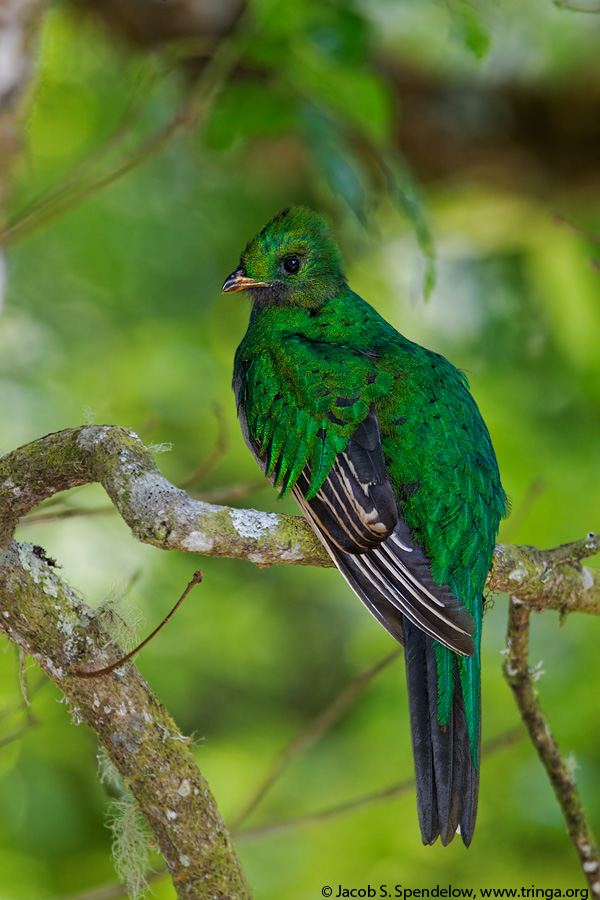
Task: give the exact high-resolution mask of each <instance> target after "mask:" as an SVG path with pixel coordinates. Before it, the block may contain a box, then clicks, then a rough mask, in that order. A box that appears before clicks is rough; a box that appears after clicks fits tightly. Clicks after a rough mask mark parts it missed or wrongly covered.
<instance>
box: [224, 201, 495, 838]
mask: <svg viewBox="0 0 600 900" xmlns="http://www.w3.org/2000/svg"><path fill="white" fill-rule="evenodd" d="M223 289H224V290H226V291H231V290H241V289H245V290H248V291H249V292H250V293H251V295H252V298H253V301H254V305H253V309H252V313H251V318H250V324H249V327H248V331H247V333H246V335H245V337H244V339H243V341H242V343H241V344H240V347H239V348H238V351H237V353H236V357H235V365H234V389H235V392H236V398H237V403H238V413H239V416H240V421H241V423H242V428H243V431H244V435H245V437H246V440H247V442H248V445H249V447H250V449H251V450H252V452H253V453H254V455H255V456H256V458H257V460H258V462H259V464H260V465H261V467H262V468H263V470H264V471H265V473H266V474H267V475H268V476H269V477H270V478H271V480H272V482H273V484H274V485H275V486H276V487H278V488H279V490H280V492H281V493H282V494H286V493H288V492H289V491H292V492H293V493H294V495H295V497H296V499H297V500H298V502H299V503H300V506H301V508H302V510H303V512H304V513H305V515H306V516H307V518H308V520H309V522H310V523H311V525H312V526H313V528H314V529H315V531H316V532H317V534H318V535H319V537H320V538H321V539H322V540H323V542H324V544H325V546H326V547H327V549H328V550H329V552H330V553H331V555H332V557H333V559H334V561H335V562H336V565H338V568H339V569H340V571H341V572H342V574H343V575H344V577H345V578H346V580H347V581H348V582H349V584H350V585H351V586H352V588H353V589H354V590H355V592H356V593H357V595H358V596H359V597H360V598H361V600H363V602H364V603H365V605H366V606H367V607H368V608H369V609H370V611H371V612H372V613H373V615H375V616H376V618H377V619H378V620H379V621H380V622H381V623H382V624H383V625H384V627H386V628H387V629H388V631H390V633H391V634H392V635H393V636H394V637H395V638H396V639H398V640H404V643H405V650H406V659H407V678H408V686H409V698H410V705H411V728H412V737H413V749H414V753H415V767H416V774H417V796H418V806H419V817H420V823H421V830H422V835H423V840H424V841H425V842H426V843H431V842H433V841H434V840H435V839H436V837H437V836H438V835H441V838H442V841H443V843H447V842H448V841H450V840H451V839H452V837H453V836H454V833H455V831H456V828H457V826H458V825H459V824H460V825H461V832H462V836H463V840H464V841H465V843H467V844H468V843H469V842H470V840H471V836H472V832H473V827H474V823H475V813H476V805H477V786H478V767H479V740H480V713H479V711H480V659H479V646H480V637H481V619H482V608H483V600H482V591H483V587H484V584H485V579H486V576H487V573H488V570H489V567H490V563H491V559H492V553H493V548H494V540H495V535H496V532H497V528H498V522H499V519H500V517H501V516H502V515H503V514H504V511H505V498H504V493H503V491H502V487H501V484H500V477H499V474H498V467H497V463H496V459H495V456H494V451H493V449H492V445H491V442H490V438H489V435H488V432H487V429H486V427H485V424H484V423H483V420H482V418H481V416H480V414H479V410H478V409H477V406H476V404H475V402H474V400H473V399H472V397H471V395H470V393H469V390H468V386H467V382H466V379H465V377H464V376H463V375H462V374H461V373H460V372H459V371H458V370H457V369H455V368H454V366H452V365H451V364H450V363H449V362H448V361H447V360H445V359H444V358H443V357H441V356H439V355H437V354H435V353H432V352H431V351H429V350H426V349H425V348H423V347H420V346H418V345H417V344H414V343H412V342H411V341H409V340H407V339H406V338H405V337H403V336H402V335H400V334H399V333H398V332H397V331H396V330H395V329H394V328H393V327H392V326H391V325H390V324H389V323H388V322H386V321H385V320H384V319H383V318H382V317H381V316H380V315H379V314H378V313H377V312H376V311H375V310H374V309H373V308H372V307H371V306H369V305H368V304H367V303H365V301H364V300H362V299H361V298H360V297H358V296H357V295H356V294H354V293H353V292H352V291H351V290H350V288H349V287H348V285H347V283H346V280H345V277H344V275H343V271H342V265H341V259H340V255H339V251H338V249H337V247H336V245H335V243H334V241H333V239H332V237H331V234H330V231H329V227H328V225H327V223H326V221H325V220H324V219H323V217H321V216H319V215H317V214H316V213H313V212H312V211H310V210H305V209H292V210H285V211H284V212H283V213H281V214H280V215H279V216H277V217H276V218H275V219H274V220H273V221H272V222H270V223H269V224H268V225H267V226H266V227H265V228H264V229H263V231H262V232H260V234H258V235H257V236H256V237H255V238H253V239H252V241H250V243H249V244H248V246H247V247H246V249H245V251H244V253H243V254H242V257H241V260H240V266H239V268H238V269H237V270H236V271H235V272H234V273H233V274H232V275H231V276H230V278H229V279H228V280H227V281H226V282H225V285H224V288H223Z"/></svg>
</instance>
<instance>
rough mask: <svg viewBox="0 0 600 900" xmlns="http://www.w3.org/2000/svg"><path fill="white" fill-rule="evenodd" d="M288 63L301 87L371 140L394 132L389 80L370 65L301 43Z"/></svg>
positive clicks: (293, 79) (293, 77)
mask: <svg viewBox="0 0 600 900" xmlns="http://www.w3.org/2000/svg"><path fill="white" fill-rule="evenodd" d="M296 51H297V52H296V54H295V55H294V57H293V58H292V59H291V60H290V62H289V65H288V75H289V77H290V79H291V81H292V82H293V84H294V85H295V86H296V87H297V89H298V91H299V92H301V93H302V95H304V96H308V97H309V98H318V99H320V100H321V101H323V102H324V103H326V104H327V106H329V107H330V108H331V109H332V110H335V111H336V112H338V113H340V114H341V115H342V116H343V117H344V118H345V119H346V120H347V121H348V122H350V123H351V124H352V125H353V126H354V127H356V128H358V130H359V131H360V132H361V133H362V134H363V135H364V136H365V137H366V138H367V139H368V140H370V141H376V142H382V141H385V140H386V139H387V138H388V137H389V135H390V132H391V126H392V122H393V114H392V113H393V105H392V97H391V92H390V91H389V89H388V87H387V85H386V84H385V82H384V81H383V80H382V79H381V78H380V77H379V76H378V75H376V74H375V72H372V71H369V70H368V69H366V68H356V67H353V66H349V65H344V64H340V63H335V62H333V61H332V60H331V59H328V58H326V57H324V56H321V55H320V54H318V53H316V52H311V49H310V48H309V47H306V45H302V44H299V45H298V46H297V48H296Z"/></svg>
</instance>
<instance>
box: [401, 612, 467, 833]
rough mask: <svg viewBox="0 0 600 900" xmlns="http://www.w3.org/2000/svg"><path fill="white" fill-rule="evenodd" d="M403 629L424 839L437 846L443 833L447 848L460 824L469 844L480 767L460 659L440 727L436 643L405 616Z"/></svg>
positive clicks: (418, 799) (453, 675)
mask: <svg viewBox="0 0 600 900" xmlns="http://www.w3.org/2000/svg"><path fill="white" fill-rule="evenodd" d="M403 631H404V652H405V660H406V679H407V684H408V700H409V708H410V726H411V737H412V744H413V755H414V760H415V778H416V786H417V807H418V812H419V824H420V827H421V836H422V839H423V843H424V844H433V843H434V841H435V840H436V839H437V838H438V837H440V838H441V841H442V844H443V845H444V846H446V844H449V843H450V841H451V840H452V839H453V837H454V835H455V834H456V831H457V828H458V826H459V825H460V834H461V837H462V839H463V841H464V843H465V845H466V846H467V847H468V846H469V844H470V843H471V838H472V837H473V830H474V828H475V817H476V815H477V796H478V791H479V767H478V765H477V766H475V764H474V762H473V759H472V757H471V753H470V750H469V735H468V731H467V723H466V717H465V708H464V702H463V696H462V690H461V686H460V679H459V675H458V660H456V659H454V660H453V669H454V671H453V673H452V680H453V683H451V684H450V685H448V689H449V690H451V691H453V692H454V696H453V701H452V707H451V712H450V716H449V718H448V721H447V722H446V724H444V725H442V724H441V723H440V721H439V718H438V710H439V681H438V666H437V661H436V655H435V650H434V642H433V640H432V639H431V638H430V637H429V636H428V635H426V634H424V633H423V632H422V631H421V630H420V629H418V628H416V627H415V626H414V625H413V624H412V623H411V622H410V621H409V620H408V619H406V618H405V619H404V623H403Z"/></svg>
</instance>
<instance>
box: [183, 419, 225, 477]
mask: <svg viewBox="0 0 600 900" xmlns="http://www.w3.org/2000/svg"><path fill="white" fill-rule="evenodd" d="M213 410H214V414H215V418H216V420H217V440H216V443H215V446H214V447H213V448H212V450H211V451H210V453H209V454H208V455H207V456H206V457H205V458H204V459H203V460H202V461H201V462H200V463H199V464H198V465H197V466H196V468H195V469H194V471H193V472H191V473H190V474H189V475H188V476H187V478H185V479H184V480H183V481H181V482H180V483H179V487H182V488H189V487H190V485H192V484H201V483H202V482H203V481H204V479H205V478H207V477H208V476H209V475H210V473H211V472H212V470H213V469H214V468H215V466H216V465H217V463H218V462H220V461H221V459H222V458H223V456H224V455H225V453H226V451H227V426H226V422H225V416H224V414H223V407H222V406H220V405H219V404H218V403H215V404H214V407H213Z"/></svg>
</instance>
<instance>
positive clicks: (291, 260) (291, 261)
mask: <svg viewBox="0 0 600 900" xmlns="http://www.w3.org/2000/svg"><path fill="white" fill-rule="evenodd" d="M283 268H284V271H285V272H287V273H288V275H294V274H295V273H296V272H297V271H298V270H299V269H300V260H299V259H298V257H297V256H286V258H285V259H284V261H283Z"/></svg>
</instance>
